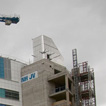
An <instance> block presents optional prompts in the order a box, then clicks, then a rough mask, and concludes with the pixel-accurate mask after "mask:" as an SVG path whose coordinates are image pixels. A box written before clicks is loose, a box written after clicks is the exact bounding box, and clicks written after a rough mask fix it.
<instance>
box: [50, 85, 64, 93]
mask: <svg viewBox="0 0 106 106" xmlns="http://www.w3.org/2000/svg"><path fill="white" fill-rule="evenodd" d="M63 90H65V86H60V87H56V88H54V89H52V91H51V94H53V93H58V92H60V91H63Z"/></svg>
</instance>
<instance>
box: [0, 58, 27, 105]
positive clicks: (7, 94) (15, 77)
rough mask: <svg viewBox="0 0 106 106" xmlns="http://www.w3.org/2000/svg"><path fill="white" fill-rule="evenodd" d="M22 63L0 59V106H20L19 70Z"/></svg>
mask: <svg viewBox="0 0 106 106" xmlns="http://www.w3.org/2000/svg"><path fill="white" fill-rule="evenodd" d="M23 66H25V64H24V63H21V62H18V61H16V60H13V59H9V58H5V57H0V106H22V96H21V95H22V93H21V81H20V70H21V68H22V67H23Z"/></svg>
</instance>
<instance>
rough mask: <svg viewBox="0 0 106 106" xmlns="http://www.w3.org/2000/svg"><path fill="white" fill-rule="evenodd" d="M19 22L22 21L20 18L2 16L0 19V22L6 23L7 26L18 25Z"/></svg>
mask: <svg viewBox="0 0 106 106" xmlns="http://www.w3.org/2000/svg"><path fill="white" fill-rule="evenodd" d="M19 20H20V19H19V17H18V16H13V17H9V16H1V17H0V22H5V25H11V24H12V23H13V24H17V23H18V22H19Z"/></svg>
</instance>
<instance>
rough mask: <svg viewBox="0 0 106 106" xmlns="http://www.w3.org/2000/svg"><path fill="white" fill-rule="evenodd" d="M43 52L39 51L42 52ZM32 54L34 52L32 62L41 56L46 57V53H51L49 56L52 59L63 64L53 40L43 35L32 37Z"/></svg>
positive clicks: (41, 57)
mask: <svg viewBox="0 0 106 106" xmlns="http://www.w3.org/2000/svg"><path fill="white" fill-rule="evenodd" d="M44 51H45V53H40V52H44ZM33 54H34V56H35V57H34V62H36V61H38V60H41V59H43V58H46V59H47V54H52V55H51V56H50V58H51V59H52V61H54V62H56V63H58V64H61V65H63V64H64V59H63V57H62V55H61V54H60V52H59V50H58V48H57V47H56V45H55V44H54V42H53V40H52V39H51V38H49V37H47V36H45V35H42V36H39V37H37V38H35V39H33Z"/></svg>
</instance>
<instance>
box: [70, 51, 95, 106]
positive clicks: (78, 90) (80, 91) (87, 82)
mask: <svg viewBox="0 0 106 106" xmlns="http://www.w3.org/2000/svg"><path fill="white" fill-rule="evenodd" d="M72 56H73V72H72V73H73V74H72V76H73V80H74V86H75V87H74V88H75V89H74V90H75V92H74V93H75V106H96V93H95V78H94V70H93V69H91V68H90V66H88V62H82V63H80V64H78V61H77V50H76V49H73V50H72Z"/></svg>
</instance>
